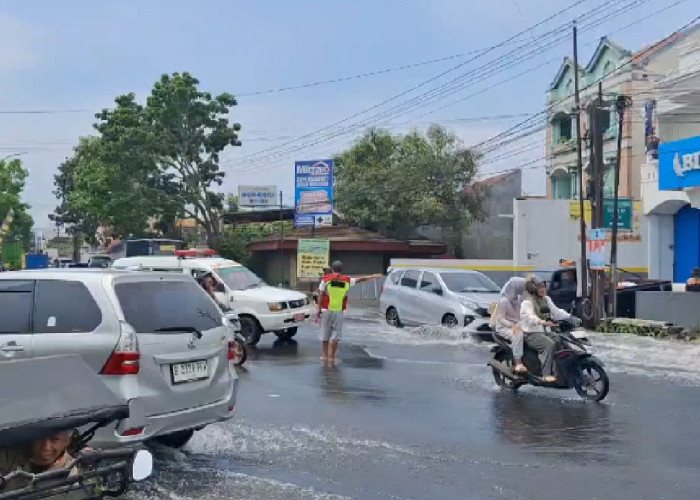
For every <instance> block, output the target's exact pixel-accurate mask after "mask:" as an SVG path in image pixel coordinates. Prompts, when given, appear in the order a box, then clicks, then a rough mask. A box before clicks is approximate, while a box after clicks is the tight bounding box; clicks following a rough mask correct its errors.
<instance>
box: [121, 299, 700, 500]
mask: <svg viewBox="0 0 700 500" xmlns="http://www.w3.org/2000/svg"><path fill="white" fill-rule="evenodd" d="M350 317H351V318H350V319H348V320H347V321H346V332H345V337H344V339H343V344H342V347H341V363H340V364H339V365H338V366H337V367H324V366H322V365H321V363H320V361H319V346H318V340H317V332H316V329H315V328H314V326H313V325H310V326H309V327H306V328H303V329H301V330H300V332H299V334H298V335H297V337H296V340H295V341H291V342H281V341H277V340H275V337H273V336H269V335H266V336H264V337H263V340H262V341H261V342H260V344H259V346H258V347H257V348H256V349H253V350H251V353H250V357H249V361H248V362H247V363H246V365H245V367H244V369H242V370H241V372H240V377H241V381H240V386H239V387H240V389H239V396H238V405H237V411H236V416H235V417H234V418H233V419H232V420H230V421H228V422H225V423H221V424H217V425H213V426H210V427H208V428H206V429H204V430H202V431H200V432H197V433H196V434H195V436H194V438H193V439H192V441H191V442H190V443H189V444H188V445H187V446H185V447H184V448H183V449H182V450H170V449H166V448H163V447H158V448H155V455H156V468H157V472H156V473H155V475H154V478H153V479H151V480H149V481H148V482H146V483H144V484H140V485H138V486H137V488H136V490H135V491H134V492H132V493H131V496H132V497H133V498H153V499H161V498H162V499H165V498H173V499H198V500H199V499H228V498H285V499H286V498H300V499H306V498H309V499H311V498H318V499H325V498H372V499H374V498H386V499H423V498H430V499H437V498H440V499H442V498H469V499H506V498H507V499H512V498H516V499H531V498H532V499H553V500H554V499H556V500H560V499H561V498H566V499H596V498H598V499H610V498H615V499H616V500H621V499H647V498H648V499H659V498H664V499H688V498H696V497H697V491H698V487H700V452H699V451H698V444H697V443H698V442H700V403H698V402H699V401H700V367H699V366H698V364H699V363H700V349H699V346H697V345H695V344H684V343H680V342H678V343H676V342H670V341H658V340H653V339H641V338H637V337H632V336H630V337H627V336H619V335H617V336H612V335H595V336H594V337H593V339H592V341H593V343H594V346H595V347H596V350H597V352H596V354H597V355H598V356H599V357H601V358H602V359H603V360H604V361H605V362H606V366H607V368H608V369H609V371H610V373H611V393H610V395H609V397H608V398H607V399H606V400H605V402H604V403H602V404H595V403H587V402H583V401H581V400H579V398H578V397H577V396H576V394H575V392H573V391H555V390H546V389H540V388H531V387H523V388H521V389H520V391H519V393H518V394H512V393H507V392H502V391H500V390H498V388H497V387H496V385H495V383H494V381H493V378H492V375H491V372H490V369H489V368H487V366H486V361H487V360H488V355H489V348H490V345H489V344H482V343H478V342H475V341H474V340H472V339H470V338H463V336H462V333H461V332H460V331H455V330H447V329H443V328H417V329H403V330H397V329H392V328H389V327H387V326H385V325H383V324H382V322H381V321H380V320H379V318H378V316H377V313H376V312H372V311H352V312H351V314H350ZM273 340H275V341H274V342H273Z"/></svg>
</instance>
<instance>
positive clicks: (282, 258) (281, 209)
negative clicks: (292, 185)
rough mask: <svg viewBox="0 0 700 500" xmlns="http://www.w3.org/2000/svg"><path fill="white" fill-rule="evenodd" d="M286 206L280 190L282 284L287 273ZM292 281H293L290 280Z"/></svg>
mask: <svg viewBox="0 0 700 500" xmlns="http://www.w3.org/2000/svg"><path fill="white" fill-rule="evenodd" d="M283 212H284V205H283V204H282V190H281V189H280V268H281V270H282V283H283V284H284V278H285V277H286V275H287V273H286V272H285V268H284V214H283ZM290 281H291V279H290Z"/></svg>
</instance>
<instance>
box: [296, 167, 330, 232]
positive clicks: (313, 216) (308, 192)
mask: <svg viewBox="0 0 700 500" xmlns="http://www.w3.org/2000/svg"><path fill="white" fill-rule="evenodd" d="M294 172H295V173H294V186H295V189H294V207H295V213H294V224H295V225H296V226H297V227H299V226H325V225H330V224H329V221H331V222H332V217H333V160H312V161H298V162H296V163H295V165H294Z"/></svg>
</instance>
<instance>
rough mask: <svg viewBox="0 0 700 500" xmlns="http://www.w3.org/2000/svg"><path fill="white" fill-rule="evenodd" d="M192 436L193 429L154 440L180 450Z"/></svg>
mask: <svg viewBox="0 0 700 500" xmlns="http://www.w3.org/2000/svg"><path fill="white" fill-rule="evenodd" d="M192 436H194V429H186V430H184V431H178V432H173V433H172V434H166V435H164V436H158V437H156V438H155V440H156V441H158V442H159V443H161V444H164V445H165V446H168V447H170V448H182V447H183V446H185V445H186V444H187V443H188V442H189V441H190V439H192Z"/></svg>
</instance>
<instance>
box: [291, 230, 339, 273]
mask: <svg viewBox="0 0 700 500" xmlns="http://www.w3.org/2000/svg"><path fill="white" fill-rule="evenodd" d="M330 252H331V242H330V240H323V239H313V240H298V244H297V277H298V278H299V279H301V280H317V279H319V278H321V276H323V268H324V267H328V261H329V258H330Z"/></svg>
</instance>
